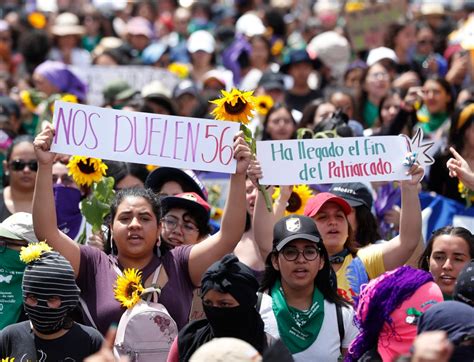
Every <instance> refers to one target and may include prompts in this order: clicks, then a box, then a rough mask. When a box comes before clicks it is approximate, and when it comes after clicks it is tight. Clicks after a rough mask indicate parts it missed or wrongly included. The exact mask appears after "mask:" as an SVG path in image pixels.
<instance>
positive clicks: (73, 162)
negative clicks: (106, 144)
mask: <svg viewBox="0 0 474 362" xmlns="http://www.w3.org/2000/svg"><path fill="white" fill-rule="evenodd" d="M67 168H68V169H69V172H68V175H70V176H72V178H73V179H74V181H75V182H76V183H77V184H78V185H80V186H85V185H87V186H90V185H92V183H93V182H99V181H100V180H102V177H103V176H105V171H106V170H107V165H106V164H105V163H103V162H102V160H101V159H100V158H90V157H82V156H73V157H72V158H71V159H70V160H69V163H68V164H67Z"/></svg>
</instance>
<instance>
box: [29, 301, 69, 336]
mask: <svg viewBox="0 0 474 362" xmlns="http://www.w3.org/2000/svg"><path fill="white" fill-rule="evenodd" d="M24 308H25V312H26V314H27V315H28V318H29V319H30V321H31V323H32V324H33V326H34V327H35V329H36V330H37V331H38V332H40V333H43V334H53V333H56V332H57V331H59V330H61V329H62V328H65V327H66V326H67V324H68V322H69V319H68V318H67V315H68V314H69V312H70V310H71V307H70V306H69V305H61V306H60V307H59V308H50V307H48V305H47V301H46V299H43V298H38V305H36V306H34V307H33V306H29V305H28V304H26V303H24Z"/></svg>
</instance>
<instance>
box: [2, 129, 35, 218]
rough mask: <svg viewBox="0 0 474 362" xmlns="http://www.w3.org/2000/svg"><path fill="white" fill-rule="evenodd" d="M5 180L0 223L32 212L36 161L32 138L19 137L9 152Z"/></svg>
mask: <svg viewBox="0 0 474 362" xmlns="http://www.w3.org/2000/svg"><path fill="white" fill-rule="evenodd" d="M3 169H4V170H5V180H4V183H3V184H4V186H6V187H5V188H4V189H3V192H2V195H1V197H0V222H2V221H3V220H5V219H6V218H7V217H8V216H10V215H11V214H14V213H15V212H19V211H24V212H28V213H31V212H32V203H33V191H34V189H35V179H36V171H37V170H38V162H37V161H36V155H35V150H34V148H33V138H32V137H31V136H26V135H25V136H18V137H16V138H15V139H14V141H13V143H12V144H11V145H10V147H9V148H8V150H7V153H6V159H5V160H4V161H3Z"/></svg>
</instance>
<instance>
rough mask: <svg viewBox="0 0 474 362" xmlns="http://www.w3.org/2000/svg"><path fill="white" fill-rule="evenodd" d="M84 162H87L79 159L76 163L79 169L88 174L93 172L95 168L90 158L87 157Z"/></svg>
mask: <svg viewBox="0 0 474 362" xmlns="http://www.w3.org/2000/svg"><path fill="white" fill-rule="evenodd" d="M86 162H87V163H85V162H84V161H79V162H78V163H77V167H78V168H79V170H81V172H82V173H84V174H86V175H90V174H92V173H94V172H95V168H94V165H93V164H91V160H90V159H87V161H86Z"/></svg>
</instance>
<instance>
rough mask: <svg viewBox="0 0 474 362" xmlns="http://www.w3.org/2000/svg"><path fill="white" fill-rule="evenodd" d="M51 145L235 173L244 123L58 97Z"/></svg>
mask: <svg viewBox="0 0 474 362" xmlns="http://www.w3.org/2000/svg"><path fill="white" fill-rule="evenodd" d="M53 124H54V127H55V130H56V133H55V137H54V141H53V145H52V147H51V150H52V151H53V152H57V153H64V154H68V155H79V156H86V157H96V158H103V159H106V160H116V161H124V162H134V163H143V164H149V165H157V166H170V167H177V168H188V169H192V170H202V171H216V172H224V173H234V172H235V168H236V161H235V160H234V158H233V154H234V151H233V138H234V135H235V134H236V133H237V132H238V131H239V123H235V122H224V121H214V120H209V119H200V118H187V117H176V116H168V115H161V114H151V113H141V112H128V111H120V110H115V109H111V108H100V107H94V106H86V105H82V104H76V103H68V102H62V101H56V102H55V104H54V115H53Z"/></svg>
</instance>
